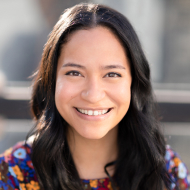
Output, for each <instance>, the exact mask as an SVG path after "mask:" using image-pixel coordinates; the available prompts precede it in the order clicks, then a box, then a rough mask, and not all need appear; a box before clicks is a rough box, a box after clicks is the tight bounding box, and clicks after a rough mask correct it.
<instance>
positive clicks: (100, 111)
mask: <svg viewBox="0 0 190 190" xmlns="http://www.w3.org/2000/svg"><path fill="white" fill-rule="evenodd" d="M76 110H77V111H78V112H80V113H82V114H85V115H104V114H106V113H108V112H109V111H110V110H111V108H109V109H105V110H84V109H79V108H76Z"/></svg>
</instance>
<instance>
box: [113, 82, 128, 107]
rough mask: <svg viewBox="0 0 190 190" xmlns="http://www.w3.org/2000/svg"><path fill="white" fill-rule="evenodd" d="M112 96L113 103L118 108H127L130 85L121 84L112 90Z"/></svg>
mask: <svg viewBox="0 0 190 190" xmlns="http://www.w3.org/2000/svg"><path fill="white" fill-rule="evenodd" d="M112 94H113V95H114V99H115V102H116V103H117V104H118V105H119V106H122V107H123V106H124V107H126V106H127V107H128V105H129V104H130V101H131V86H130V84H126V83H121V84H118V85H117V86H116V87H115V88H112Z"/></svg>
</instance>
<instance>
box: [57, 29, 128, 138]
mask: <svg viewBox="0 0 190 190" xmlns="http://www.w3.org/2000/svg"><path fill="white" fill-rule="evenodd" d="M97 44H99V45H98V46H97ZM68 63H72V64H68ZM131 82H132V77H131V71H130V64H129V61H128V59H127V56H126V52H125V49H124V47H123V46H122V45H121V43H120V41H119V40H118V38H117V37H116V36H115V35H114V34H113V33H112V32H111V31H110V30H108V29H107V28H106V27H102V26H101V27H95V28H92V29H89V30H79V31H76V32H75V33H73V34H72V35H71V36H70V37H69V40H68V42H67V43H66V44H65V45H64V46H63V47H62V49H61V54H60V57H59V60H58V66H57V78H56V89H55V104H56V107H57V109H58V111H59V113H60V114H61V116H62V117H63V118H64V119H65V120H66V121H67V123H68V124H69V126H70V127H69V128H68V129H69V130H68V132H69V131H70V129H74V131H75V132H77V133H79V134H80V135H81V136H82V137H84V138H87V139H100V138H102V137H104V136H105V135H107V134H109V131H110V130H111V129H113V128H114V127H115V126H117V124H118V123H119V122H120V121H121V119H122V118H123V117H124V115H125V114H126V113H127V110H128V108H129V104H130V100H131ZM118 92H119V93H118Z"/></svg>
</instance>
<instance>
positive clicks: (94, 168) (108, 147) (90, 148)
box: [68, 127, 118, 179]
mask: <svg viewBox="0 0 190 190" xmlns="http://www.w3.org/2000/svg"><path fill="white" fill-rule="evenodd" d="M117 130H118V127H115V128H113V129H112V130H110V131H109V132H108V133H107V134H106V135H105V136H104V137H103V138H101V139H96V140H94V139H86V138H83V137H82V136H80V135H79V134H76V132H74V135H73V133H72V132H70V133H68V144H69V148H70V151H71V154H72V157H73V160H74V163H75V166H76V169H77V171H78V174H79V176H80V178H81V179H98V178H105V177H107V174H106V173H105V171H104V166H105V165H106V164H107V163H110V162H112V161H115V160H116V159H117V154H118V145H117ZM75 134H76V135H75ZM107 171H108V173H109V174H110V175H111V176H112V175H113V174H114V165H113V166H109V167H108V168H107Z"/></svg>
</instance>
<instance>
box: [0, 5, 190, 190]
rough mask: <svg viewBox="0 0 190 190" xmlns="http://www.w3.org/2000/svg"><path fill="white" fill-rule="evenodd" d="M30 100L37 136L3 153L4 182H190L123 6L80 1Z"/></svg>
mask: <svg viewBox="0 0 190 190" xmlns="http://www.w3.org/2000/svg"><path fill="white" fill-rule="evenodd" d="M31 107H32V111H33V114H34V117H35V119H36V126H35V127H34V130H33V131H32V132H31V134H30V136H31V137H33V140H32V141H31V140H30V141H29V140H28V141H26V143H25V144H17V145H16V146H15V147H14V148H13V149H10V150H8V151H6V152H5V154H4V155H3V156H2V157H0V163H1V167H0V169H1V170H2V171H0V172H1V173H0V174H1V175H0V188H4V189H15V190H16V189H45V190H52V189H53V190H55V189H56V190H69V189H70V190H79V189H81V190H82V189H83V190H84V189H86V190H90V189H97V190H111V189H113V190H116V189H120V190H126V189H130V190H164V189H172V190H174V189H175V190H177V189H178V186H179V187H180V189H183V190H184V189H188V187H189V183H188V178H187V177H188V171H187V169H186V166H185V165H184V164H183V163H182V162H181V160H180V159H179V157H178V155H177V154H176V153H175V152H174V151H173V150H172V149H171V148H170V147H166V146H165V140H164V137H163V135H162V133H161V132H160V126H159V121H158V119H157V115H156V110H155V108H154V102H153V98H152V88H151V82H150V70H149V65H148V62H147V60H146V58H145V56H144V53H143V51H142V48H141V45H140V42H139V40H138V37H137V35H136V33H135V32H134V30H133V28H132V26H131V24H130V23H129V21H128V20H127V19H126V18H125V17H124V16H123V15H122V14H120V13H118V12H117V11H115V10H113V9H111V8H109V7H106V6H103V5H95V4H79V5H76V6H74V7H72V8H70V9H67V10H66V11H65V12H64V13H63V15H62V16H61V18H60V20H59V21H58V22H57V24H56V25H55V27H54V29H53V31H52V33H51V34H50V36H49V39H48V41H47V43H46V45H45V48H44V52H43V55H42V60H41V63H40V67H39V70H38V73H37V74H36V78H35V81H34V85H33V96H32V100H31ZM30 139H31V138H30Z"/></svg>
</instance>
